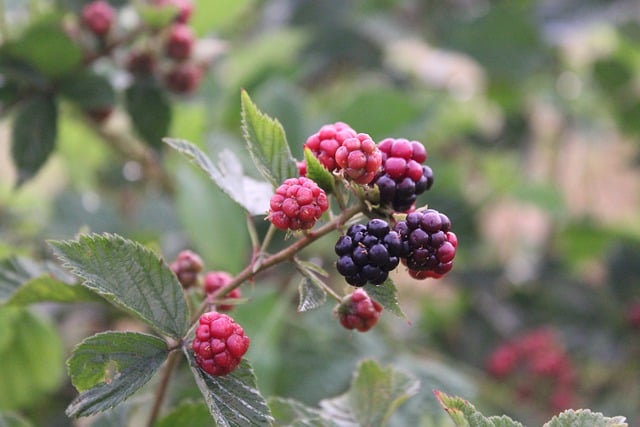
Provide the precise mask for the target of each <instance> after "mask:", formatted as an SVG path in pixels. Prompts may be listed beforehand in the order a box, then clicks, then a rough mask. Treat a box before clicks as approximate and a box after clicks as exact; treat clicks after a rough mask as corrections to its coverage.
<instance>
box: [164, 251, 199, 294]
mask: <svg viewBox="0 0 640 427" xmlns="http://www.w3.org/2000/svg"><path fill="white" fill-rule="evenodd" d="M169 267H170V268H171V271H173V272H174V273H175V275H176V276H177V277H178V281H179V282H180V284H181V285H182V286H183V287H184V288H185V289H186V288H189V287H191V286H193V285H195V284H196V283H197V282H198V274H199V273H200V272H201V271H202V270H203V268H204V263H203V262H202V258H200V256H199V255H198V254H196V253H195V252H192V251H189V250H185V251H182V252H180V253H179V254H178V257H177V258H176V260H175V261H174V262H172V263H171V265H170V266H169Z"/></svg>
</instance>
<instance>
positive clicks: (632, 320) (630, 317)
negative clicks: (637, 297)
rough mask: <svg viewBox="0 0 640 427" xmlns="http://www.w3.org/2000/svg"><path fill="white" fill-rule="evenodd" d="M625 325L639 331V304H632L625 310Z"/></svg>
mask: <svg viewBox="0 0 640 427" xmlns="http://www.w3.org/2000/svg"><path fill="white" fill-rule="evenodd" d="M625 317H626V321H627V324H628V325H629V326H630V327H632V328H635V329H640V302H638V301H636V302H632V303H631V304H629V306H628V307H627V309H626V312H625Z"/></svg>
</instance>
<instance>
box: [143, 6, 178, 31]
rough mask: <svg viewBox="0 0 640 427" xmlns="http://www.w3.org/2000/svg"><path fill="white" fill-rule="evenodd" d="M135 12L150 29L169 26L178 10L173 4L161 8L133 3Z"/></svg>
mask: <svg viewBox="0 0 640 427" xmlns="http://www.w3.org/2000/svg"><path fill="white" fill-rule="evenodd" d="M134 5H135V8H136V11H137V12H138V14H139V15H140V17H141V18H142V22H144V23H145V24H146V25H147V26H148V27H150V28H159V29H161V28H164V27H167V26H169V24H171V22H172V21H173V20H174V19H175V17H176V15H177V14H178V12H179V11H180V9H179V8H178V7H177V6H176V5H174V4H171V3H169V4H163V5H162V7H158V6H157V5H147V4H144V3H139V2H137V3H134Z"/></svg>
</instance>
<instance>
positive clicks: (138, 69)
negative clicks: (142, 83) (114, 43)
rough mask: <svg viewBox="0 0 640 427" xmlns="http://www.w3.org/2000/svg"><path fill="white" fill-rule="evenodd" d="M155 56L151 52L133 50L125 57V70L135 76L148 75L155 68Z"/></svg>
mask: <svg viewBox="0 0 640 427" xmlns="http://www.w3.org/2000/svg"><path fill="white" fill-rule="evenodd" d="M156 62H157V60H156V56H155V54H154V53H153V52H148V51H139V52H136V51H133V52H131V53H129V57H128V58H127V63H126V67H127V70H128V71H129V72H130V73H131V74H133V75H135V76H150V75H152V74H153V73H154V71H155V69H156Z"/></svg>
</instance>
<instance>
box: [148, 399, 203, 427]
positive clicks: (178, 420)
mask: <svg viewBox="0 0 640 427" xmlns="http://www.w3.org/2000/svg"><path fill="white" fill-rule="evenodd" d="M211 425H212V420H211V414H209V410H208V409H207V405H205V404H204V403H183V404H181V405H180V406H178V407H177V408H176V409H174V410H173V411H171V413H170V414H169V415H167V416H165V417H164V418H162V419H161V420H160V421H158V422H157V423H156V424H155V425H154V427H175V426H189V427H211Z"/></svg>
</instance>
